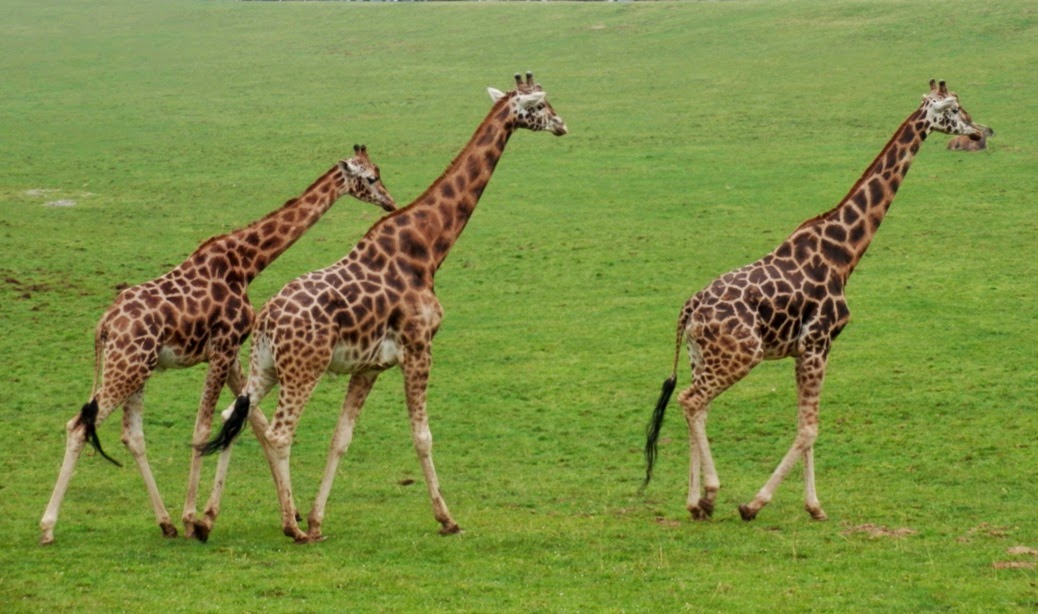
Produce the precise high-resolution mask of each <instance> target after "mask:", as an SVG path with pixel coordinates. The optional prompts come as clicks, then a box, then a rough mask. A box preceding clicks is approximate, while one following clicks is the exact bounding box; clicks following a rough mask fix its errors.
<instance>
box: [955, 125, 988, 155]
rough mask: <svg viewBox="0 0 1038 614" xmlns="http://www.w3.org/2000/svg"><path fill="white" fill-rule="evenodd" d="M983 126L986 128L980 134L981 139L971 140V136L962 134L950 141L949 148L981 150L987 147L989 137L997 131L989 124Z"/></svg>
mask: <svg viewBox="0 0 1038 614" xmlns="http://www.w3.org/2000/svg"><path fill="white" fill-rule="evenodd" d="M981 127H982V128H984V132H983V134H981V135H980V139H978V140H976V141H971V140H970V137H968V136H965V135H960V136H957V137H955V138H953V139H952V140H950V141H948V149H949V150H955V151H980V150H981V149H987V148H988V137H989V136H994V135H995V131H994V130H992V129H991V128H989V127H987V126H981Z"/></svg>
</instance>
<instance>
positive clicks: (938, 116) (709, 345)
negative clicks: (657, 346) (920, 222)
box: [645, 81, 981, 520]
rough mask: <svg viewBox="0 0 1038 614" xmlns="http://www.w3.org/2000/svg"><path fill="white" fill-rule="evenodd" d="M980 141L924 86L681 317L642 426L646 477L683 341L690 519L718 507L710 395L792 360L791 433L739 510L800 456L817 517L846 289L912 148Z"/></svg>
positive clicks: (943, 98) (763, 499)
mask: <svg viewBox="0 0 1038 614" xmlns="http://www.w3.org/2000/svg"><path fill="white" fill-rule="evenodd" d="M934 130H936V131H938V132H943V133H946V134H962V135H967V136H969V137H970V138H974V139H977V138H980V136H981V128H980V127H979V126H978V125H976V124H974V123H973V120H971V119H970V116H969V114H968V113H967V112H966V110H965V109H963V108H962V107H961V106H960V105H959V99H958V97H957V96H956V95H955V94H953V93H950V92H948V89H947V87H946V86H945V84H944V81H941V82H940V83H939V84H938V83H936V82H934V81H930V92H929V93H928V94H926V95H925V96H923V102H922V104H921V105H920V106H919V108H918V109H917V110H916V111H914V112H913V113H912V114H911V115H909V116H908V119H906V120H905V121H904V123H902V124H901V125H900V126H899V127H898V129H897V130H896V131H895V132H894V136H893V137H891V139H890V141H889V142H888V143H887V145H886V146H885V147H884V148H883V150H882V151H880V153H879V155H878V156H876V159H875V160H873V162H872V164H870V165H869V167H868V168H867V169H865V173H864V174H863V175H862V176H861V178H860V179H858V181H857V182H856V183H855V184H854V186H853V187H852V188H851V190H850V192H849V193H848V194H847V196H845V197H844V199H843V200H842V201H840V204H838V205H837V206H836V207H835V208H833V209H832V210H830V211H829V212H827V213H823V214H822V215H819V216H817V217H814V218H811V219H809V220H807V221H805V222H804V223H803V224H801V225H800V226H799V227H798V228H797V229H796V230H795V231H794V232H793V234H791V235H790V236H789V237H787V238H786V240H785V241H783V242H782V243H781V244H780V245H779V246H778V247H777V248H775V250H774V251H772V252H771V253H770V254H768V255H767V256H765V257H763V258H761V259H760V260H758V261H756V262H754V263H752V264H748V265H746V266H744V267H742V268H740V269H736V270H734V271H732V272H730V273H727V274H725V275H723V276H721V277H719V278H717V279H715V280H714V281H713V282H711V283H710V285H708V286H707V287H706V288H704V289H702V290H700V291H699V292H698V293H696V294H695V295H693V296H692V297H691V298H690V299H689V300H688V302H686V303H685V306H684V307H683V308H682V310H681V315H680V317H679V318H678V328H677V347H676V348H675V352H674V368H673V370H672V371H671V376H670V378H669V379H667V380H666V381H665V382H664V384H663V391H662V394H661V395H660V399H659V401H658V403H657V405H656V410H655V412H654V413H653V417H652V420H651V421H650V423H649V427H648V429H647V441H646V444H645V457H646V462H647V468H646V473H645V484H648V482H649V480H650V479H651V478H652V467H653V463H654V462H655V459H656V442H657V439H658V437H659V433H660V426H661V424H662V422H663V415H664V411H665V410H666V407H667V402H668V401H669V399H670V395H671V393H672V392H673V390H674V387H675V383H676V379H677V365H678V359H679V356H680V350H681V342H682V340H684V341H685V342H686V343H687V344H688V353H689V361H690V363H691V366H692V384H691V385H690V386H689V387H688V388H686V389H685V390H684V391H682V392H681V394H680V395H678V401H679V402H680V403H681V406H682V408H683V409H684V410H685V420H686V421H687V422H688V429H689V446H690V470H689V491H688V501H687V508H688V510H689V512H691V514H692V517H693V518H695V519H697V520H703V519H706V518H708V517H709V516H710V515H711V514H712V513H713V511H714V502H715V500H716V497H717V491H718V489H719V488H720V486H721V483H720V481H719V480H718V477H717V471H716V470H715V468H714V461H713V457H712V456H711V455H710V445H709V442H708V440H707V436H706V418H707V412H708V410H709V408H710V402H711V401H712V400H713V399H714V398H715V397H717V396H718V395H719V394H721V393H722V392H724V391H725V390H726V389H728V388H729V387H730V386H731V385H732V384H734V383H736V382H738V381H739V380H740V379H742V378H743V377H745V376H746V374H747V373H749V372H750V370H751V369H753V367H755V366H756V365H757V364H758V363H760V362H761V361H762V360H769V359H779V358H786V357H793V358H794V359H795V360H796V382H797V408H798V409H797V434H796V438H795V439H794V441H793V445H792V447H790V449H789V451H788V452H787V453H786V455H785V457H783V459H782V461H781V462H780V463H779V465H778V467H777V468H776V469H775V471H774V473H772V475H771V478H770V479H768V481H767V482H766V483H765V484H764V486H763V487H762V488H761V489H760V491H759V492H758V493H757V495H756V496H755V497H754V498H753V500H752V501H750V502H749V503H747V504H745V505H740V506H739V513H740V515H741V516H742V518H743V520H753V518H755V517H756V516H757V513H758V512H759V511H760V509H761V508H762V507H764V506H765V505H766V504H767V503H768V502H769V501H770V500H771V498H772V495H773V494H774V492H775V489H776V488H777V487H778V485H779V484H780V483H781V482H782V479H783V478H784V477H785V476H786V474H787V473H788V472H789V470H790V468H791V467H792V466H793V464H794V463H796V461H797V460H798V459H800V458H803V459H804V482H805V495H804V505H805V508H806V509H807V512H808V513H809V514H810V515H811V517H812V518H814V519H815V520H825V519H826V514H825V512H824V511H822V507H821V505H820V504H819V502H818V497H817V495H816V493H815V479H814V477H815V476H814V442H815V439H816V438H817V436H818V398H819V395H820V394H821V390H822V380H823V378H824V376H825V367H826V362H827V360H828V357H829V349H830V347H831V346H832V343H833V341H834V340H835V339H836V337H837V335H839V334H840V331H841V330H842V329H843V327H844V325H845V324H846V323H847V320H848V318H849V316H850V312H849V311H848V309H847V301H846V299H845V298H844V286H845V285H846V284H847V279H848V277H850V275H851V273H852V272H853V271H854V267H855V266H857V264H858V262H859V261H860V260H861V258H862V256H863V255H864V254H865V250H866V249H867V248H868V246H869V242H870V241H871V240H872V238H873V236H875V234H876V230H877V229H878V228H879V225H880V222H882V221H883V216H884V215H886V212H887V209H888V208H889V207H890V204H891V203H892V202H893V200H894V195H895V194H896V193H897V189H898V187H899V186H900V185H901V182H902V181H903V180H904V178H905V174H906V173H907V172H908V167H909V165H910V164H911V162H912V158H914V157H915V154H916V152H918V151H919V147H920V146H921V145H922V143H923V141H924V140H925V139H926V137H927V135H928V134H930V132H932V131H934Z"/></svg>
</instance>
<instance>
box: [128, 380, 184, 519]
mask: <svg viewBox="0 0 1038 614" xmlns="http://www.w3.org/2000/svg"><path fill="white" fill-rule="evenodd" d="M143 399H144V389H143V388H141V389H139V390H138V391H137V392H135V393H133V394H131V395H130V396H129V397H127V399H126V403H125V404H124V405H123V408H124V412H123V437H122V440H123V443H124V444H126V447H127V449H129V451H130V454H132V455H133V460H134V461H136V463H137V468H138V469H139V470H140V472H141V477H142V478H144V485H145V486H146V487H147V489H148V496H149V497H150V499H151V507H152V510H153V511H154V512H155V520H156V521H157V522H158V523H159V527H160V528H161V529H162V535H163V536H164V537H168V538H172V537H176V536H177V529H176V527H174V526H173V522H172V520H170V517H169V512H168V511H166V506H165V505H164V504H163V503H162V495H160V494H159V487H158V485H157V484H156V483H155V476H154V475H152V473H151V465H149V464H148V455H147V453H146V449H145V444H144V403H143Z"/></svg>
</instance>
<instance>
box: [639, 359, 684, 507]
mask: <svg viewBox="0 0 1038 614" xmlns="http://www.w3.org/2000/svg"><path fill="white" fill-rule="evenodd" d="M677 381H678V378H677V375H676V374H675V375H671V376H670V377H668V378H667V379H666V380H665V381H664V382H663V389H662V390H661V391H660V398H659V400H658V401H656V409H654V410H653V411H652V419H650V420H649V425H648V426H647V427H646V428H645V481H644V482H642V488H641V489H642V490H645V487H646V486H648V485H649V481H650V480H652V466H653V465H655V464H656V442H657V441H659V438H660V429H661V428H662V427H663V415H664V414H665V413H666V411H667V403H669V402H670V396H671V395H672V394H674V387H675V386H676V385H677Z"/></svg>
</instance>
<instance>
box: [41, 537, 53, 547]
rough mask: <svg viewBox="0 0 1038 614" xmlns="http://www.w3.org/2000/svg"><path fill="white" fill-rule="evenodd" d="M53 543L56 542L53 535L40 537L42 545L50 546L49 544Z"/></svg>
mask: <svg viewBox="0 0 1038 614" xmlns="http://www.w3.org/2000/svg"><path fill="white" fill-rule="evenodd" d="M53 543H54V536H53V535H44V536H43V537H41V538H40V545H41V546H49V545H51V544H53Z"/></svg>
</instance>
